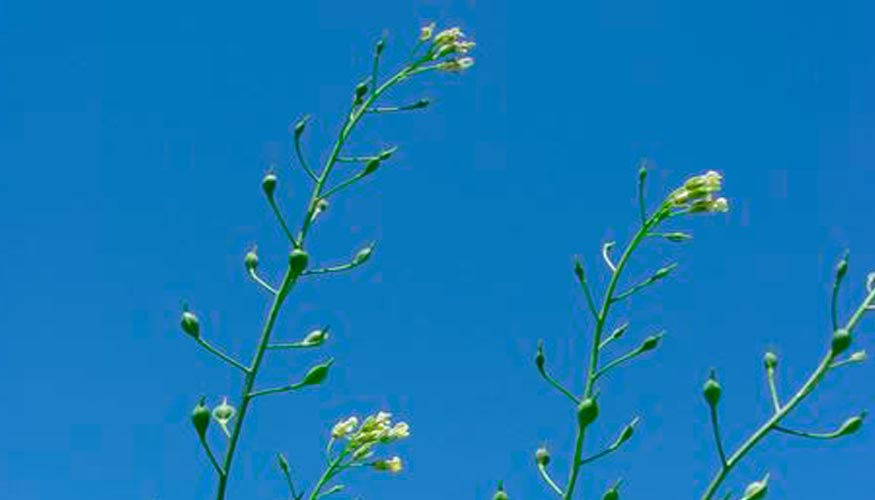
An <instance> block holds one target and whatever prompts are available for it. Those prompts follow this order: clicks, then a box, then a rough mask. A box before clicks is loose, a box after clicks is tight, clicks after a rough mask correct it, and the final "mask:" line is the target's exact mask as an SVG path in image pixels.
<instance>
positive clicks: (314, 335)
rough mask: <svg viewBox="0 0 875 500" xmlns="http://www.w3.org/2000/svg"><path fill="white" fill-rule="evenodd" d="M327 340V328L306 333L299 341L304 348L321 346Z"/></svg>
mask: <svg viewBox="0 0 875 500" xmlns="http://www.w3.org/2000/svg"><path fill="white" fill-rule="evenodd" d="M327 339H328V327H327V326H326V327H325V328H317V329H316V330H313V331H312V332H310V333H308V334H307V336H306V337H304V340H302V341H301V343H302V344H304V345H305V346H317V345H321V344H322V343H324V342H325V341H326V340H327Z"/></svg>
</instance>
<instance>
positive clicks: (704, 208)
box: [665, 170, 729, 213]
mask: <svg viewBox="0 0 875 500" xmlns="http://www.w3.org/2000/svg"><path fill="white" fill-rule="evenodd" d="M721 189H723V176H722V175H720V173H719V172H715V171H714V170H709V171H707V172H705V173H704V174H701V175H695V176H693V177H690V178H689V179H687V180H686V182H684V184H683V185H682V186H681V187H679V188H678V189H675V190H674V191H673V192H672V193H671V194H670V195H669V196H668V198H667V199H666V201H665V203H666V205H668V207H669V208H675V209H681V211H683V212H685V213H717V212H728V211H729V201H727V199H726V198H722V197H716V196H715V195H716V193H717V192H719V191H720V190H721Z"/></svg>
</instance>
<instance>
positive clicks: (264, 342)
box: [181, 24, 474, 500]
mask: <svg viewBox="0 0 875 500" xmlns="http://www.w3.org/2000/svg"><path fill="white" fill-rule="evenodd" d="M434 28H435V27H434V25H433V24H432V25H429V26H427V27H425V28H423V30H422V31H421V33H420V37H419V42H418V44H417V46H416V48H415V49H414V51H413V52H412V53H411V55H410V57H409V60H408V61H407V62H406V63H405V64H404V65H403V66H402V68H401V69H400V70H399V71H398V72H396V73H394V74H393V75H392V76H390V77H389V78H387V79H386V80H385V81H383V82H380V81H379V66H380V62H381V57H382V54H383V50H384V47H385V40H382V39H381V40H379V41H378V42H377V44H376V46H375V50H374V58H373V64H372V66H371V74H370V77H369V78H368V79H366V80H364V81H363V82H362V83H360V84H359V85H358V86H356V88H355V91H354V93H353V100H352V105H351V106H350V109H349V112H348V113H347V115H346V117H345V119H344V121H343V124H342V126H341V128H340V132H339V133H338V137H337V139H336V141H335V143H334V146H333V147H332V149H331V152H330V154H329V156H328V159H327V160H326V162H325V164H324V166H323V167H322V169H321V171H320V172H318V173H317V172H316V171H314V170H313V169H312V168H310V167H309V165H308V164H307V161H306V158H305V155H304V153H303V149H302V147H301V138H302V136H303V133H304V131H305V129H306V125H307V122H308V120H309V117H304V118H303V119H302V120H300V121H299V122H298V123H297V124H296V125H295V128H294V141H295V154H296V156H297V158H298V161H299V163H300V166H301V168H302V170H303V171H304V173H305V174H306V175H307V177H308V178H309V179H310V181H312V183H313V189H312V192H311V195H310V199H309V202H308V204H307V207H306V210H305V213H304V216H303V219H302V222H301V224H300V230H299V231H298V232H297V233H294V232H293V231H292V229H291V228H290V227H289V225H288V224H287V222H286V219H285V217H284V216H283V213H282V210H281V209H280V207H279V205H278V204H277V200H276V197H275V192H276V187H277V184H278V178H277V175H276V174H275V173H273V172H270V173H268V174H267V175H266V176H265V177H264V179H263V180H262V190H263V191H264V194H265V196H266V197H267V201H268V203H269V205H270V208H271V210H272V212H273V213H274V216H275V217H276V218H277V221H278V223H279V225H280V227H281V229H282V231H283V233H284V234H285V235H286V237H287V238H288V240H289V244H290V245H291V251H290V253H289V259H288V265H287V268H286V271H285V274H284V276H283V278H282V281H281V282H280V284H279V285H278V286H272V285H271V284H269V283H268V282H267V281H266V280H264V279H263V278H262V277H261V276H259V274H258V256H257V254H256V252H255V249H253V250H251V251H250V252H248V253H247V254H246V257H245V259H244V265H245V268H246V270H247V273H248V274H249V276H250V277H251V278H252V279H253V281H254V282H255V283H257V284H258V285H260V286H261V287H262V288H264V289H265V290H266V291H268V292H269V293H270V294H271V295H272V297H273V301H272V303H271V306H270V308H269V311H268V313H267V318H266V319H265V321H264V324H263V327H262V329H261V334H260V337H259V340H258V343H257V345H256V347H255V352H254V354H253V356H252V359H251V360H250V361H249V363H248V364H243V363H241V362H240V361H237V360H236V359H234V358H233V357H231V356H229V355H227V354H225V353H224V352H222V351H221V350H219V349H217V348H215V347H213V346H212V345H211V344H210V343H208V342H207V341H206V340H205V339H203V338H202V336H201V331H200V324H199V322H198V319H197V316H196V315H195V314H194V313H192V312H190V311H188V310H187V309H186V310H185V311H184V312H183V315H182V320H181V326H182V329H183V331H184V332H185V333H186V334H188V335H189V336H191V337H192V338H193V339H194V340H195V341H196V342H197V344H198V345H199V346H201V347H203V348H204V349H205V350H206V351H207V352H209V353H211V354H213V355H214V356H216V357H217V358H219V359H220V360H222V361H224V362H225V363H227V364H229V365H230V366H232V367H234V368H236V369H238V370H240V371H241V372H242V373H243V384H242V388H241V391H240V396H239V399H238V401H237V405H238V408H235V407H234V406H232V405H231V404H230V403H229V402H228V400H227V399H224V400H223V401H222V403H221V404H220V405H219V406H217V407H216V408H215V409H214V410H213V412H212V414H210V411H209V409H208V408H207V407H206V404H205V403H204V401H203V400H201V402H200V403H198V405H197V406H196V407H195V410H194V411H193V413H192V423H193V425H194V426H195V429H196V431H197V434H198V438H199V440H200V442H201V444H202V446H203V448H204V451H205V453H206V455H207V457H208V458H209V460H210V462H211V464H212V465H213V468H214V469H215V471H216V475H217V486H216V500H224V498H225V496H226V491H227V486H228V481H229V478H230V476H231V471H232V466H233V461H234V457H235V454H236V450H237V446H238V443H239V441H240V437H241V435H242V431H243V426H244V422H245V419H246V416H247V414H248V411H249V408H250V406H251V403H252V401H253V400H254V399H255V398H257V397H262V396H268V395H274V394H282V393H287V392H292V391H295V390H299V389H303V388H305V387H308V386H315V385H319V384H321V383H322V382H323V381H324V380H325V379H326V378H327V376H328V372H329V369H330V367H331V364H332V360H328V361H326V362H323V363H321V364H319V365H316V366H314V367H313V368H311V369H310V370H309V371H308V372H307V373H306V375H304V377H303V378H302V379H301V380H300V381H297V382H293V383H290V384H288V385H285V386H281V387H274V388H266V389H259V388H256V382H257V380H258V375H259V373H260V369H261V367H262V362H263V361H264V358H265V356H266V354H267V352H268V351H270V350H287V349H295V348H313V347H318V346H320V345H322V344H323V343H324V342H325V340H326V339H327V336H328V333H327V332H328V328H327V327H325V328H322V329H320V330H315V331H313V332H311V333H310V334H309V335H307V336H306V337H305V338H304V339H303V340H301V341H298V342H282V343H272V342H271V337H272V333H273V330H274V326H275V324H276V321H277V318H278V317H279V314H280V311H281V309H282V306H283V305H284V303H285V302H286V299H287V298H288V296H289V294H290V293H291V292H292V290H293V289H294V287H295V286H296V285H297V283H298V282H299V281H300V280H301V279H302V278H305V277H307V276H311V275H318V274H330V273H339V272H344V271H349V270H352V269H354V268H356V267H359V266H360V265H362V264H364V263H365V262H366V261H367V260H368V259H369V258H370V256H371V253H372V252H373V249H374V245H370V246H368V247H366V248H364V249H362V250H360V251H359V252H358V253H357V254H356V255H355V256H354V258H353V259H352V261H350V262H349V263H347V264H342V265H338V266H330V267H323V268H316V269H311V268H310V256H309V255H308V253H307V251H306V250H305V248H306V241H307V236H308V234H309V233H310V230H311V229H312V228H313V225H314V223H315V222H316V220H317V218H318V216H319V215H320V214H321V213H322V212H323V211H324V210H326V209H327V207H328V198H329V197H331V196H334V195H336V194H337V193H339V192H340V191H342V190H345V189H347V188H349V187H352V186H353V185H355V184H356V183H357V182H359V181H360V180H362V179H363V178H365V177H367V176H369V175H372V174H374V173H375V172H376V171H377V170H378V168H379V167H380V165H381V163H382V162H384V161H386V160H388V159H389V157H390V156H391V154H392V153H393V152H394V151H395V149H394V148H393V149H390V150H387V151H383V152H381V153H379V154H378V155H375V156H372V157H368V158H367V160H366V161H364V162H363V163H364V165H363V168H362V169H361V170H360V171H359V172H358V173H357V174H353V175H352V176H348V178H347V179H346V180H342V181H340V182H338V183H337V184H335V185H334V186H333V187H330V186H329V183H330V181H332V180H333V179H332V173H333V171H334V169H335V166H336V165H337V163H338V162H341V161H342V158H343V157H342V156H341V155H342V153H343V150H344V147H345V146H346V143H347V141H348V139H349V137H350V135H351V134H352V132H353V131H354V129H355V128H356V126H357V125H358V124H359V123H360V122H361V120H362V119H363V117H364V116H365V115H367V114H369V113H385V112H388V111H389V110H391V111H393V112H396V111H397V112H400V111H411V110H415V109H421V108H424V107H425V106H426V105H427V102H428V101H426V100H419V101H416V103H414V104H413V105H405V106H377V105H376V104H377V102H378V101H379V99H380V98H381V97H383V95H384V94H386V93H387V92H388V91H389V90H390V89H392V88H394V87H396V86H397V85H398V84H400V83H402V82H404V81H406V80H408V79H410V78H412V77H414V76H416V75H420V74H424V73H428V72H432V71H452V72H457V71H461V70H463V69H466V68H468V67H470V66H471V65H472V64H473V59H472V58H470V57H467V56H466V54H467V53H468V52H469V51H470V50H471V49H472V48H473V47H474V43H473V42H470V41H467V40H465V39H464V35H463V34H462V32H461V31H460V30H459V29H458V28H451V29H447V30H444V31H441V32H440V33H438V34H436V35H435V34H434ZM422 103H426V104H422ZM387 415H388V414H380V415H379V416H378V417H374V419H372V420H373V422H371V423H369V424H368V425H371V426H372V427H374V429H370V431H375V430H385V429H382V427H381V426H383V425H384V424H386V422H387V421H388V420H387V419H388V417H387ZM211 417H212V419H213V420H216V422H217V423H218V424H219V425H220V427H221V429H222V431H223V434H224V435H225V436H226V438H227V446H226V447H225V452H224V455H223V458H222V460H221V462H220V461H219V460H218V459H217V458H216V455H215V454H214V453H213V451H212V450H211V449H210V446H209V443H208V441H207V438H206V432H207V428H208V426H209V423H210V420H211ZM366 422H367V421H366ZM229 425H230V427H229ZM398 425H402V427H403V429H401V428H397V426H396V427H393V428H391V429H390V431H391V432H392V433H393V434H392V438H391V439H396V438H397V437H398V435H399V432H401V430H403V434H404V436H403V437H406V433H407V427H406V424H398ZM363 427H364V424H363ZM387 432H389V431H387ZM387 436H388V434H387ZM380 439H383V440H385V439H389V438H388V437H386V436H382V435H381V437H380ZM391 439H390V440H391ZM381 442H385V441H381ZM374 444H375V443H374V442H370V443H368V444H367V446H368V447H372V446H373V445H374ZM356 450H358V451H361V450H359V448H356V449H354V450H352V449H349V450H345V451H344V452H343V453H341V454H340V455H339V456H338V457H336V458H335V459H333V460H332V461H331V462H330V464H333V465H332V466H330V467H329V469H328V470H326V472H325V474H323V477H322V479H321V480H320V481H319V482H318V483H317V485H316V486H315V487H314V489H313V491H312V493H311V495H310V497H309V498H310V499H311V500H315V499H316V498H318V497H319V496H322V495H325V494H327V493H328V492H325V491H322V487H323V486H324V484H325V483H326V482H328V481H329V480H331V479H332V478H333V477H334V476H335V475H336V474H338V473H339V472H341V471H342V470H345V469H346V468H349V467H353V466H357V465H362V462H361V458H362V457H363V456H365V455H367V454H366V453H365V454H362V455H360V456H357V455H355V452H356ZM368 456H369V455H368ZM349 457H351V459H352V461H350V460H349ZM278 464H279V466H280V469H281V471H282V473H283V474H284V476H285V478H286V481H287V483H288V485H289V490H290V494H291V496H292V498H293V499H294V500H300V499H301V498H303V495H304V492H303V491H301V492H299V491H297V490H296V489H295V487H294V485H293V482H292V479H291V474H290V471H289V465H288V462H287V461H286V459H285V457H282V456H281V455H280V458H279V459H278ZM370 465H373V466H374V467H375V468H376V469H379V470H391V471H397V470H400V459H397V458H394V459H389V460H377V461H374V462H373V463H371V464H370ZM335 488H338V487H335ZM334 491H337V490H334ZM332 492H333V491H332Z"/></svg>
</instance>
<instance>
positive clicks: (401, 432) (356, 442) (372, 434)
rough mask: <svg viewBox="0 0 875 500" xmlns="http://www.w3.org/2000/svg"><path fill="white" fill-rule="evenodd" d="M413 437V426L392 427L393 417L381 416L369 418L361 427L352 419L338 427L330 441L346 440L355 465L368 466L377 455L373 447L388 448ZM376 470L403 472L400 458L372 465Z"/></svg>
mask: <svg viewBox="0 0 875 500" xmlns="http://www.w3.org/2000/svg"><path fill="white" fill-rule="evenodd" d="M409 436H410V426H409V425H407V423H405V422H397V423H395V424H393V423H392V414H391V413H386V412H382V411H381V412H379V413H377V414H376V415H371V416H368V417H367V418H365V419H364V421H362V422H361V425H359V419H358V418H357V417H349V418H347V419H345V420H341V421H340V422H338V423H337V424H335V426H334V428H333V429H332V430H331V439H332V440H339V439H343V440H346V450H345V453H349V454H351V455H352V459H353V461H354V462H359V463H362V462H365V461H367V460H369V459H370V458H371V457H373V455H374V451H373V449H374V447H376V446H377V445H384V444H389V443H392V442H395V441H398V440H401V439H405V438H407V437H409ZM368 465H370V466H372V467H374V468H375V469H376V470H380V471H387V472H400V471H401V469H402V468H403V465H402V462H401V458H399V457H392V458H388V459H380V460H375V461H372V462H369V463H368Z"/></svg>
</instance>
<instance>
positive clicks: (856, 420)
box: [836, 413, 866, 437]
mask: <svg viewBox="0 0 875 500" xmlns="http://www.w3.org/2000/svg"><path fill="white" fill-rule="evenodd" d="M864 418H866V414H865V413H861V414H860V415H856V416H853V417H851V418H849V419H847V420H845V423H843V424H842V426H841V427H839V430H838V431H837V432H836V437H840V436H850V435H851V434H853V433H855V432H857V431H859V430H860V428H861V427H863V419H864Z"/></svg>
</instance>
